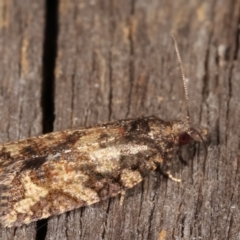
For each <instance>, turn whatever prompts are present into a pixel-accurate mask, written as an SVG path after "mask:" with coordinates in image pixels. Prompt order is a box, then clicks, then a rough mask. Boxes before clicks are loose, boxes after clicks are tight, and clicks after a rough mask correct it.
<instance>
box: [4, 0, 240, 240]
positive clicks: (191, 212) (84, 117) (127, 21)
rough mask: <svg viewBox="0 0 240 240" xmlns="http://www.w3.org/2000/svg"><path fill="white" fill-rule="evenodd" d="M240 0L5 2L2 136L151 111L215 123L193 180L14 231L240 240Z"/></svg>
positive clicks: (153, 181)
mask: <svg viewBox="0 0 240 240" xmlns="http://www.w3.org/2000/svg"><path fill="white" fill-rule="evenodd" d="M239 26H240V0H228V1H223V0H204V1H203V0H196V1H188V0H179V1H173V0H170V1H169V0H162V1H160V0H130V1H126V0H98V1H97V0H82V1H77V0H69V1H64V0H59V1H57V0H51V1H47V0H46V1H43V0H32V1H30V0H2V1H1V2H0V119H1V124H0V140H1V142H5V141H9V140H17V139H21V138H25V137H28V136H35V135H39V134H42V133H47V132H50V131H55V130H63V129H68V128H73V127H77V126H90V125H94V124H97V123H101V122H107V121H109V120H117V119H124V118H130V117H139V116H147V115H153V114H155V115H157V116H159V117H160V118H162V119H166V120H172V119H182V118H184V117H185V109H184V93H183V87H182V82H181V76H180V71H179V67H178V63H177V60H176V59H177V58H176V54H175V52H174V45H173V41H172V39H171V35H170V34H171V32H174V33H175V35H176V38H177V41H178V44H179V48H180V52H181V56H182V59H183V63H184V68H185V72H186V75H187V77H188V79H189V81H188V88H189V95H190V102H189V104H190V111H191V119H192V122H193V123H194V124H197V125H198V124H201V125H203V126H205V127H208V129H209V131H210V133H211V137H210V141H209V147H208V151H209V155H208V159H207V160H206V161H204V151H203V147H202V145H201V144H198V145H196V149H197V151H196V154H195V156H194V158H193V159H189V160H188V165H187V166H185V167H184V166H183V167H182V169H181V170H180V173H179V176H181V178H182V184H179V183H177V182H173V181H171V180H168V179H166V178H165V177H163V176H162V175H159V174H154V173H153V174H152V175H151V176H149V177H148V178H146V179H145V181H144V182H143V183H141V184H140V185H138V186H137V187H135V188H133V189H130V190H129V191H128V192H127V194H126V197H125V200H124V203H123V206H120V205H119V198H118V197H116V198H112V199H109V200H107V201H104V202H100V203H97V204H94V205H92V206H89V207H85V208H80V209H76V210H74V211H71V212H69V213H66V214H62V215H60V216H55V217H51V218H50V219H48V220H46V221H40V222H38V223H32V224H30V225H28V226H23V227H19V228H10V229H5V228H1V229H0V237H1V239H3V240H6V239H9V240H10V239H21V240H24V239H27V240H29V239H37V240H39V239H56V240H58V239H59V240H63V239H68V240H72V239H91V240H95V239H114V240H115V239H154V240H166V239H177V240H178V239H184V240H185V239H187V240H188V239H220V240H221V239H223V240H225V239H231V240H235V239H236V240H237V239H240V225H239V224H240V202H239V201H240V156H239V146H240V127H239V120H240V51H239V43H240V42H239V31H240V29H239Z"/></svg>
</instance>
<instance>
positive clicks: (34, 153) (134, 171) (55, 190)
mask: <svg viewBox="0 0 240 240" xmlns="http://www.w3.org/2000/svg"><path fill="white" fill-rule="evenodd" d="M139 123H140V124H139ZM139 123H138V122H137V124H136V123H135V121H133V120H127V121H119V122H116V123H112V124H106V125H101V126H98V127H95V128H85V129H78V130H69V131H64V132H57V133H50V134H46V135H43V136H40V137H35V138H29V139H26V140H21V141H17V142H11V143H6V144H3V145H0V171H1V172H0V174H1V177H0V221H1V223H2V224H3V225H4V226H18V225H22V224H28V223H30V222H32V221H35V220H38V219H41V218H47V217H49V216H51V215H56V214H61V213H63V212H66V211H69V210H71V209H75V208H78V207H81V206H84V205H90V204H92V203H95V202H99V201H100V200H104V199H107V198H109V197H113V196H116V195H117V194H119V193H121V191H123V190H124V189H127V188H131V187H133V186H134V185H136V184H137V183H139V182H141V181H142V178H143V177H144V176H145V175H147V174H148V173H149V172H150V171H152V170H154V169H155V168H156V166H155V164H154V163H153V161H152V159H155V158H156V156H158V155H159V151H158V149H157V148H156V146H155V145H154V142H153V141H151V140H148V141H147V140H144V139H145V138H146V136H145V135H147V134H148V132H149V129H148V125H147V124H145V122H143V124H142V122H141V121H140V122H139ZM146 123H147V122H146ZM145 125H146V126H145ZM139 126H140V127H139ZM145 128H146V129H145ZM134 134H135V135H136V134H137V136H139V137H137V138H136V136H135V135H134ZM158 159H159V161H160V162H161V161H162V158H161V156H160V155H159V157H158Z"/></svg>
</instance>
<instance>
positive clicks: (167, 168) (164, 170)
mask: <svg viewBox="0 0 240 240" xmlns="http://www.w3.org/2000/svg"><path fill="white" fill-rule="evenodd" d="M163 163H164V162H163ZM170 168H171V167H170V165H169V164H165V165H164V164H163V165H162V166H161V167H160V171H161V172H162V173H163V174H164V175H166V176H167V177H168V178H169V179H171V180H173V181H174V182H181V181H182V180H181V179H180V178H176V177H174V176H173V175H172V173H171V171H170Z"/></svg>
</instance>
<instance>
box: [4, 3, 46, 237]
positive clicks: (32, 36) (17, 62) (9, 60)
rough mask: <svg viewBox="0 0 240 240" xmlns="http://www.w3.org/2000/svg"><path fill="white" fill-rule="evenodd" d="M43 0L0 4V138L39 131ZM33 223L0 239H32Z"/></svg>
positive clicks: (33, 134)
mask: <svg viewBox="0 0 240 240" xmlns="http://www.w3.org/2000/svg"><path fill="white" fill-rule="evenodd" d="M43 33H44V2H43V1H39V0H34V1H29V0H26V1H25V0H24V1H18V0H16V1H11V0H6V1H1V4H0V56H1V57H0V68H1V70H0V79H1V80H0V106H1V107H0V108H1V111H0V119H1V125H0V139H1V142H6V141H9V140H17V139H20V138H26V137H28V136H35V135H39V134H41V133H42V126H41V125H42V123H41V122H42V110H41V86H42V46H43V37H44V36H43ZM35 235H36V230H35V226H34V224H32V225H29V226H27V227H23V228H22V229H21V228H18V229H14V228H12V229H4V228H1V229H0V239H2V240H5V239H34V238H35Z"/></svg>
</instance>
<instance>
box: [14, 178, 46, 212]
mask: <svg viewBox="0 0 240 240" xmlns="http://www.w3.org/2000/svg"><path fill="white" fill-rule="evenodd" d="M22 184H23V186H24V189H25V198H24V199H23V200H20V201H19V202H17V203H16V204H15V205H14V210H15V211H16V212H18V213H28V211H30V207H31V206H33V205H34V204H36V203H37V202H39V200H40V199H41V198H43V197H45V196H46V195H47V194H48V190H47V189H46V188H43V187H40V186H38V185H36V184H34V183H33V182H32V180H31V178H30V177H29V175H25V176H23V178H22Z"/></svg>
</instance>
